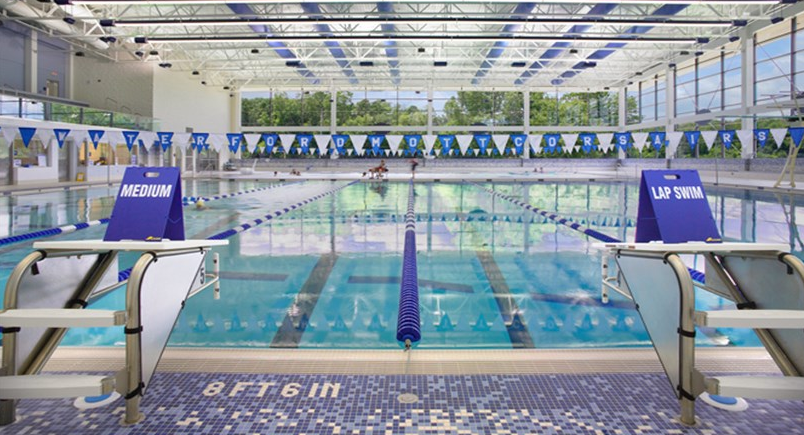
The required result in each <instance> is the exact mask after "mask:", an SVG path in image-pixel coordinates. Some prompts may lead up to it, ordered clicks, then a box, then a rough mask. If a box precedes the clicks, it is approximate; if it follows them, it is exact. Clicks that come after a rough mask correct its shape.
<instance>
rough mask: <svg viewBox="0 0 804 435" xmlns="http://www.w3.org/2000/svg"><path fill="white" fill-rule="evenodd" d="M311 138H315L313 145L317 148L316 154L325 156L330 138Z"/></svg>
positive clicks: (324, 136) (321, 136)
mask: <svg viewBox="0 0 804 435" xmlns="http://www.w3.org/2000/svg"><path fill="white" fill-rule="evenodd" d="M313 137H315V145H316V146H317V147H318V154H320V155H322V156H323V155H325V154H326V153H327V148H328V147H329V138H330V136H329V135H328V134H316V135H313Z"/></svg>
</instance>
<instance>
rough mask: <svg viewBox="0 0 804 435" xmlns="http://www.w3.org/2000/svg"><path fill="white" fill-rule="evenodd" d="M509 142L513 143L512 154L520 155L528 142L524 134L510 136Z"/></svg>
mask: <svg viewBox="0 0 804 435" xmlns="http://www.w3.org/2000/svg"><path fill="white" fill-rule="evenodd" d="M511 142H513V143H514V153H515V154H517V155H520V156H521V155H522V153H524V152H525V144H526V143H527V142H528V135H526V134H512V135H511Z"/></svg>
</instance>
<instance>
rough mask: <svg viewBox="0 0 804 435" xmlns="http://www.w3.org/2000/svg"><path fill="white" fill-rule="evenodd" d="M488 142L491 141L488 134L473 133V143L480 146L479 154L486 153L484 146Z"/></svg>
mask: <svg viewBox="0 0 804 435" xmlns="http://www.w3.org/2000/svg"><path fill="white" fill-rule="evenodd" d="M489 142H491V135H490V134H476V135H475V143H476V144H477V146H478V148H480V154H486V148H488V146H489Z"/></svg>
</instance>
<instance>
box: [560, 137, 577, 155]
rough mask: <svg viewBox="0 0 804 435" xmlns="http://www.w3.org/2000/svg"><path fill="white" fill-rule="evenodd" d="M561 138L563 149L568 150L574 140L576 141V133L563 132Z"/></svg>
mask: <svg viewBox="0 0 804 435" xmlns="http://www.w3.org/2000/svg"><path fill="white" fill-rule="evenodd" d="M561 138H562V139H564V150H565V151H567V152H569V151H570V150H572V149H573V148H574V147H575V142H577V141H578V133H563V134H562V135H561Z"/></svg>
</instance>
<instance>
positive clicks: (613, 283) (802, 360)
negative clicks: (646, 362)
mask: <svg viewBox="0 0 804 435" xmlns="http://www.w3.org/2000/svg"><path fill="white" fill-rule="evenodd" d="M597 247H599V248H602V249H603V250H604V255H603V260H602V266H601V271H602V275H603V280H602V289H601V292H602V294H601V300H602V301H603V302H604V303H607V302H608V299H609V291H615V292H617V293H620V294H622V295H623V296H625V297H627V298H628V299H631V300H633V301H634V302H635V303H636V307H637V310H638V312H639V314H640V316H641V317H642V321H643V323H644V324H645V328H646V329H647V331H648V333H649V335H650V337H651V341H652V344H653V346H654V349H655V350H656V353H657V354H658V356H659V360H660V361H661V363H662V365H663V367H664V369H665V373H666V374H667V376H668V378H669V380H670V381H671V384H672V386H673V388H674V390H675V392H676V397H677V398H678V399H679V404H680V407H681V415H680V418H679V419H680V421H681V423H683V424H686V425H694V424H696V419H695V399H696V398H697V397H698V396H699V395H700V394H701V393H703V392H707V393H709V394H715V395H720V396H732V397H748V398H760V399H790V400H804V377H802V375H804V346H803V345H802V343H804V263H802V262H801V260H799V259H798V258H797V257H795V256H794V255H792V254H789V253H787V252H785V251H786V247H785V246H784V245H771V244H751V243H720V244H707V243H681V244H662V243H630V244H629V243H608V244H599V245H597ZM683 254H693V255H702V256H703V257H704V258H705V264H706V284H704V283H700V282H696V281H693V279H692V276H691V274H690V270H689V269H688V268H687V266H686V265H685V264H684V262H683V261H682V259H681V257H680V256H679V255H683ZM612 260H613V263H614V265H615V267H614V268H610V267H609V266H610V263H612ZM612 269H614V271H613V273H612ZM694 287H698V288H700V289H703V290H705V291H708V292H711V293H714V294H716V295H718V296H720V297H723V298H726V299H728V300H731V301H733V302H734V303H735V304H736V307H737V309H736V310H721V311H696V310H695V292H694ZM696 326H701V327H711V328H751V329H754V331H755V332H756V334H757V336H758V337H759V339H760V341H761V342H762V344H763V345H764V347H765V349H766V350H767V351H768V353H769V354H770V356H771V357H772V358H773V360H774V362H775V363H776V364H777V366H778V367H779V369H780V370H781V372H782V373H783V374H784V375H785V376H784V377H780V376H714V377H706V376H705V375H703V374H702V373H701V372H699V371H698V370H697V369H696V368H695V335H696V330H695V327H696Z"/></svg>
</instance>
